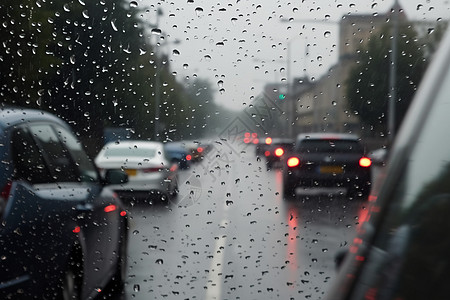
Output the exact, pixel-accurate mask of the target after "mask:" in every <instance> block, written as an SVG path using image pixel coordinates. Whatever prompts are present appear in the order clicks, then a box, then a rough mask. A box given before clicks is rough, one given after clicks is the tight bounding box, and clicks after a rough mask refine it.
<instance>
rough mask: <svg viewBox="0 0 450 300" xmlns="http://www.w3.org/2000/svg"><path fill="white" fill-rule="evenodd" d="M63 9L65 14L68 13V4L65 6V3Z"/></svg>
mask: <svg viewBox="0 0 450 300" xmlns="http://www.w3.org/2000/svg"><path fill="white" fill-rule="evenodd" d="M63 9H64V11H65V12H70V6H69V4H67V3H66V4H64V5H63Z"/></svg>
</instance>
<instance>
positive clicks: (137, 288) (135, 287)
mask: <svg viewBox="0 0 450 300" xmlns="http://www.w3.org/2000/svg"><path fill="white" fill-rule="evenodd" d="M140 290H141V287H140V286H139V284H135V285H134V286H133V291H134V292H139V291H140Z"/></svg>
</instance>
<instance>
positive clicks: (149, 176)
mask: <svg viewBox="0 0 450 300" xmlns="http://www.w3.org/2000/svg"><path fill="white" fill-rule="evenodd" d="M95 163H96V165H97V166H98V167H99V168H100V170H101V172H106V171H107V170H115V169H122V170H124V171H125V172H126V173H127V174H128V178H129V181H128V182H127V183H123V184H117V185H112V186H111V188H112V189H113V190H114V191H116V192H117V193H118V194H119V195H121V196H123V197H129V196H135V197H139V198H142V197H145V198H147V197H152V196H157V197H159V198H161V199H162V200H167V199H168V197H174V196H175V195H176V194H177V190H178V175H177V173H178V165H177V164H174V163H172V162H170V161H169V160H168V159H167V157H166V155H165V150H164V146H163V144H162V143H160V142H150V141H131V140H127V141H121V142H110V143H108V144H106V145H105V146H104V147H103V149H102V150H101V151H100V152H99V153H98V155H97V157H96V158H95Z"/></svg>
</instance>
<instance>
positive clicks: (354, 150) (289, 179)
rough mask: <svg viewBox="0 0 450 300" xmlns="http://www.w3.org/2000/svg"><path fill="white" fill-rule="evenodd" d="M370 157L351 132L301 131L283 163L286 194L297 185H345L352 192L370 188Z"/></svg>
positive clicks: (350, 193) (364, 191)
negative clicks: (292, 149)
mask: <svg viewBox="0 0 450 300" xmlns="http://www.w3.org/2000/svg"><path fill="white" fill-rule="evenodd" d="M370 166H371V161H370V159H369V158H367V157H366V156H365V151H364V147H363V146H362V145H361V143H360V141H359V139H358V137H357V136H355V135H351V134H332V133H311V134H301V135H299V136H298V138H297V141H296V143H295V148H294V152H293V153H292V155H291V156H289V157H287V158H286V160H285V165H284V172H283V174H284V195H285V196H286V197H290V196H292V195H293V194H295V189H296V188H298V187H308V188H311V187H312V188H314V187H324V186H328V187H345V188H346V189H347V193H348V194H349V195H351V196H355V195H360V196H363V197H366V196H367V194H368V193H369V191H370V179H371V168H370Z"/></svg>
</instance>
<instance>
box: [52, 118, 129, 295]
mask: <svg viewBox="0 0 450 300" xmlns="http://www.w3.org/2000/svg"><path fill="white" fill-rule="evenodd" d="M54 128H55V129H56V132H57V135H58V137H59V138H60V140H61V142H62V145H63V147H64V148H65V149H67V151H68V153H69V155H70V157H71V159H72V160H73V161H74V162H75V166H76V169H77V173H78V174H79V178H78V180H79V183H76V184H74V185H71V188H77V189H80V190H81V191H82V192H83V193H84V194H85V199H83V200H82V202H80V203H77V204H76V209H77V210H78V213H79V215H78V218H79V220H82V223H83V225H81V226H82V228H81V230H82V233H83V238H84V242H85V244H86V248H87V250H88V253H87V255H86V257H85V267H86V271H85V280H86V282H87V284H88V285H90V286H91V289H93V288H95V286H94V285H93V283H99V282H102V281H106V280H107V279H108V278H109V276H106V275H109V273H111V272H112V271H113V267H114V266H115V264H114V262H115V261H116V259H117V258H116V257H117V253H118V245H119V239H120V230H119V229H120V225H121V224H120V215H119V208H120V204H119V203H117V202H116V201H117V199H116V198H115V197H113V195H112V193H111V192H110V191H109V190H107V189H103V187H102V186H101V185H100V178H99V174H98V171H97V169H96V167H95V166H94V164H93V163H92V161H91V160H90V159H89V158H88V156H87V155H86V153H85V152H84V150H83V147H82V145H81V143H80V142H79V141H78V140H77V139H76V138H75V136H74V135H73V134H72V133H71V132H70V131H69V130H67V129H66V128H64V127H61V126H57V125H55V126H54ZM112 262H113V263H112ZM102 283H103V282H102Z"/></svg>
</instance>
